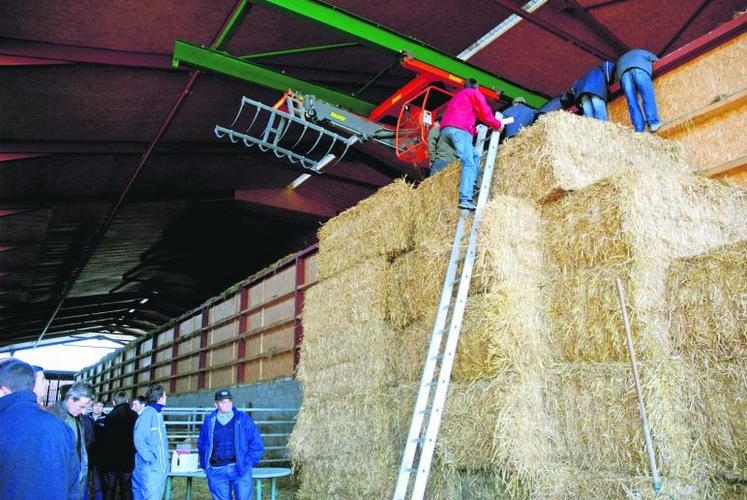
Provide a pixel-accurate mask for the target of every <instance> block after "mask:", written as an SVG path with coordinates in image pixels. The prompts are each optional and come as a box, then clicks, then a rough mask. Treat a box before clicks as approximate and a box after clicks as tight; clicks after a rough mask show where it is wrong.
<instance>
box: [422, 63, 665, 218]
mask: <svg viewBox="0 0 747 500" xmlns="http://www.w3.org/2000/svg"><path fill="white" fill-rule="evenodd" d="M657 59H658V58H657V57H656V56H655V55H654V54H652V53H651V52H649V51H647V50H644V49H633V50H630V51H628V52H626V53H625V54H623V55H622V56H621V57H620V58H619V59H618V61H617V63H613V62H611V61H603V62H602V63H601V64H600V65H599V66H596V67H594V68H593V69H592V70H591V71H589V72H588V73H586V74H585V75H584V76H583V77H581V78H580V79H579V80H577V81H576V82H575V83H574V84H573V86H572V87H571V92H563V93H561V94H560V95H559V96H557V97H555V98H554V99H551V100H550V101H548V102H547V103H545V105H543V106H542V107H541V108H539V109H534V108H531V107H529V106H527V104H526V100H525V99H524V98H523V97H517V98H515V99H514V100H513V101H512V103H511V106H509V107H508V108H506V109H504V110H503V112H502V116H503V117H504V121H508V120H505V118H509V117H510V118H512V119H513V123H508V124H506V126H505V132H504V134H503V137H504V138H511V137H513V136H515V135H516V134H518V133H519V131H520V130H521V129H522V128H524V127H528V126H529V125H531V124H532V123H534V122H535V121H536V120H537V118H538V117H539V116H541V115H542V114H545V113H550V112H552V111H557V110H560V109H569V108H571V107H573V106H574V105H576V106H577V107H578V108H579V109H580V110H581V111H582V113H583V114H584V116H587V117H590V118H595V119H598V120H605V121H606V120H607V96H608V93H607V91H608V87H609V85H611V84H612V82H613V77H614V78H616V79H617V81H619V82H620V86H621V87H622V89H623V92H624V94H625V97H626V100H627V102H628V111H629V113H630V120H631V122H632V124H633V128H634V129H635V131H636V132H643V131H644V130H645V129H646V126H648V129H649V130H650V131H651V132H656V131H657V130H658V129H659V127H660V126H661V123H660V122H659V116H658V111H657V106H656V96H655V93H654V87H653V83H652V80H651V78H652V74H653V63H654V61H656V60H657ZM478 89H479V86H478V83H477V82H476V81H475V80H473V79H469V80H467V81H465V84H464V88H463V89H461V90H459V91H458V92H457V93H456V94H454V96H453V97H452V98H451V100H450V101H449V102H448V103H447V105H446V109H445V111H444V112H443V116H442V117H441V120H440V121H438V122H436V124H435V125H434V126H433V127H432V128H431V130H430V132H429V134H428V139H427V141H428V154H429V157H430V161H431V163H430V171H429V175H434V174H436V173H437V172H439V171H440V170H442V169H443V168H445V167H446V166H447V165H449V164H450V163H451V162H453V161H455V160H457V159H458V160H460V161H461V164H462V172H461V177H460V180H459V202H458V206H459V208H460V209H462V210H468V211H472V210H475V208H476V207H475V202H474V191H475V184H476V181H477V177H478V168H479V158H478V157H477V152H476V151H475V148H474V146H473V141H474V135H475V125H476V123H477V121H478V120H479V121H481V122H482V123H484V124H485V125H487V126H488V127H490V128H491V129H493V130H499V131H500V130H503V129H504V126H503V122H502V120H501V119H500V118H496V117H495V116H493V112H492V110H491V109H490V106H489V105H488V103H487V101H486V99H485V97H484V96H483V95H482V93H480V92H479V90H478ZM639 95H640V98H641V102H642V104H643V109H641V105H640V104H639V102H638V96H639Z"/></svg>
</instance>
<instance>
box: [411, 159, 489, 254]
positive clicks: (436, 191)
mask: <svg viewBox="0 0 747 500" xmlns="http://www.w3.org/2000/svg"><path fill="white" fill-rule="evenodd" d="M461 171H462V169H461V164H460V163H459V162H453V163H450V164H449V166H447V167H446V168H444V169H443V170H441V171H440V172H438V173H437V174H436V175H434V176H432V177H429V178H427V179H425V180H424V181H423V182H421V183H420V185H419V186H418V187H417V189H415V191H414V192H413V195H412V208H413V221H414V233H413V235H414V243H415V245H417V246H421V247H426V248H430V249H432V250H433V251H434V253H441V252H442V251H443V250H444V247H446V248H450V247H451V244H452V242H453V240H454V230H455V229H456V224H457V220H458V219H459V214H460V210H459V208H458V207H457V204H458V202H459V176H460V175H461ZM475 198H477V196H475Z"/></svg>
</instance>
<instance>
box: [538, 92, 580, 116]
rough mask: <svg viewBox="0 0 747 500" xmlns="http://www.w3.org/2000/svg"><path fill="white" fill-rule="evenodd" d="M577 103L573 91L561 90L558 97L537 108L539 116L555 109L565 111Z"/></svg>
mask: <svg viewBox="0 0 747 500" xmlns="http://www.w3.org/2000/svg"><path fill="white" fill-rule="evenodd" d="M575 103H576V102H575V98H574V97H573V94H572V93H570V92H561V93H560V94H559V95H558V96H557V97H554V98H552V99H550V100H549V101H547V102H546V103H545V104H543V105H542V106H541V107H540V108H539V109H538V110H537V118H539V117H540V116H542V115H546V114H547V113H552V112H553V111H564V110H566V109H569V108H570V107H571V106H573V105H574V104H575Z"/></svg>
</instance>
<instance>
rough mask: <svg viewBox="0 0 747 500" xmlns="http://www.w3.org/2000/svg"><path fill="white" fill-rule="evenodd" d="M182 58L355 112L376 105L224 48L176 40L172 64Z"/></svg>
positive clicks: (360, 111)
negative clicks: (245, 57)
mask: <svg viewBox="0 0 747 500" xmlns="http://www.w3.org/2000/svg"><path fill="white" fill-rule="evenodd" d="M181 62H185V63H187V64H188V65H189V66H194V67H196V68H200V69H204V70H208V71H214V72H216V73H221V74H224V75H227V76H231V77H233V78H237V79H239V80H243V81H246V82H251V83H255V84H257V85H260V86H262V87H267V88H269V89H274V90H279V91H281V92H285V91H286V90H288V89H293V90H294V91H295V92H300V93H305V94H313V95H315V96H317V97H319V98H320V99H324V100H325V101H328V102H331V103H334V104H336V105H338V106H342V107H344V108H346V109H349V110H350V111H352V112H353V113H358V114H361V115H368V114H369V113H370V112H371V111H372V110H373V109H374V108H375V107H376V106H375V105H373V104H371V103H370V102H367V101H364V100H362V99H358V98H355V97H352V96H350V95H348V94H343V93H342V92H337V91H336V90H332V89H328V88H326V87H322V86H320V85H315V84H313V83H309V82H306V81H303V80H299V79H298V78H293V77H292V76H288V75H285V74H283V73H279V72H277V71H273V70H270V69H267V68H263V67H262V66H258V65H256V64H253V63H250V62H247V61H243V60H241V59H239V58H238V57H234V56H231V55H228V54H226V53H225V52H220V51H217V50H212V49H206V48H204V47H200V46H199V45H195V44H192V43H189V42H184V41H182V40H177V41H176V42H174V58H173V61H172V65H173V66H174V68H176V67H178V66H179V64H180V63H181Z"/></svg>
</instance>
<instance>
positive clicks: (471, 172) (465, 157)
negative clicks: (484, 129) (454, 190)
mask: <svg viewBox="0 0 747 500" xmlns="http://www.w3.org/2000/svg"><path fill="white" fill-rule="evenodd" d="M441 139H445V140H447V141H449V143H450V144H451V145H452V146H453V147H454V149H455V150H456V152H457V156H459V159H460V160H461V161H462V175H461V177H460V179H459V203H462V202H466V201H473V200H472V198H473V196H474V193H475V181H477V165H478V162H477V161H476V160H475V156H476V152H475V148H474V147H473V146H472V134H470V133H469V132H467V131H466V130H462V129H460V128H456V127H445V128H443V129H441Z"/></svg>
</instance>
